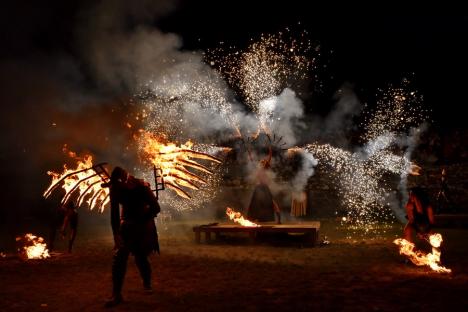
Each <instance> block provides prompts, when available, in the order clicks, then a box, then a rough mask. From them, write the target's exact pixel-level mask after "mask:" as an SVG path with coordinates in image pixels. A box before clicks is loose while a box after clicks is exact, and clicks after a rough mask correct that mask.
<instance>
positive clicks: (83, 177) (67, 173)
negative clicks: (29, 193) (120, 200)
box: [43, 152, 109, 212]
mask: <svg viewBox="0 0 468 312" xmlns="http://www.w3.org/2000/svg"><path fill="white" fill-rule="evenodd" d="M68 154H69V156H70V157H72V158H74V159H75V160H76V167H75V168H74V169H68V168H67V166H66V165H64V166H63V172H62V173H56V172H53V171H48V172H47V174H48V175H50V176H51V177H52V182H51V183H50V185H49V187H48V188H47V189H46V190H45V192H44V194H43V196H44V197H45V198H47V197H49V196H50V194H51V193H52V192H53V191H54V190H55V189H56V188H57V187H58V186H59V185H60V184H61V183H62V182H63V184H62V188H63V189H64V190H65V195H64V196H63V198H62V201H61V204H63V205H64V204H66V202H67V201H68V200H70V198H71V197H72V195H74V194H75V193H76V194H77V195H78V196H77V199H76V203H77V204H76V205H77V207H80V206H81V204H82V203H83V202H84V200H85V199H86V198H87V200H86V203H87V204H88V205H89V208H90V209H91V210H93V209H94V208H98V209H99V211H100V212H102V211H103V210H104V207H105V206H106V204H107V203H108V202H109V189H108V188H103V187H101V184H102V183H103V182H107V181H108V180H109V175H108V173H107V171H106V170H105V169H104V167H103V166H104V164H97V165H93V157H92V156H91V155H85V156H84V157H83V158H80V157H77V156H76V154H75V153H73V152H69V153H68Z"/></svg>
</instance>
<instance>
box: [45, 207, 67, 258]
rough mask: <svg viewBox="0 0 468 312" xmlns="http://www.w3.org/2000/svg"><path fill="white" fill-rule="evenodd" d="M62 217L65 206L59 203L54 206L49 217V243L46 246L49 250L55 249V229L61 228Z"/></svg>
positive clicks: (63, 216)
mask: <svg viewBox="0 0 468 312" xmlns="http://www.w3.org/2000/svg"><path fill="white" fill-rule="evenodd" d="M64 218H65V207H64V206H63V205H60V206H58V207H57V208H55V210H54V211H53V213H52V217H51V219H50V232H49V244H48V246H47V247H48V249H49V251H53V250H54V249H55V240H56V237H57V231H59V230H61V227H62V225H63V220H64Z"/></svg>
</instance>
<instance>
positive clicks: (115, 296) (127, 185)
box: [103, 167, 160, 307]
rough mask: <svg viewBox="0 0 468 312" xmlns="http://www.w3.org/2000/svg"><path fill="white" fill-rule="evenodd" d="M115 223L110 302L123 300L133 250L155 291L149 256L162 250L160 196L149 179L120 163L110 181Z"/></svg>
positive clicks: (146, 281) (145, 284)
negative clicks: (157, 220) (158, 218)
mask: <svg viewBox="0 0 468 312" xmlns="http://www.w3.org/2000/svg"><path fill="white" fill-rule="evenodd" d="M103 186H105V187H106V186H109V187H110V202H111V225H112V232H113V235H114V242H115V247H114V249H115V254H114V258H113V262H112V285H113V289H112V298H111V299H110V300H109V301H108V302H107V303H106V306H108V307H110V306H114V305H117V304H119V303H121V302H122V300H123V299H122V293H121V292H122V285H123V281H124V278H125V273H126V269H127V260H128V256H129V254H130V253H132V254H133V255H134V256H135V263H136V265H137V267H138V270H139V271H140V275H141V277H142V279H143V287H144V289H145V291H146V292H148V293H150V292H151V291H152V287H151V266H150V263H149V262H148V256H149V255H150V254H151V253H152V252H154V251H157V252H158V253H159V243H158V236H157V232H156V225H155V223H154V218H155V217H156V216H157V214H158V213H159V212H160V207H159V204H158V200H157V198H156V196H155V195H154V194H153V192H152V191H151V189H150V187H149V183H147V182H145V181H143V180H140V179H137V178H135V177H133V176H131V175H129V174H128V172H127V171H125V170H124V169H122V168H120V167H115V168H114V170H113V171H112V173H111V179H110V182H109V183H107V184H104V185H103Z"/></svg>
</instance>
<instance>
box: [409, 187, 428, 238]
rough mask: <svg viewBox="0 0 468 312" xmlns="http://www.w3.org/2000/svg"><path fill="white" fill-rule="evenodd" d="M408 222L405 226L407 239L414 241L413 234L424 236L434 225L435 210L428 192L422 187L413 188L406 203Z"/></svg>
mask: <svg viewBox="0 0 468 312" xmlns="http://www.w3.org/2000/svg"><path fill="white" fill-rule="evenodd" d="M405 208H406V215H407V218H408V223H407V224H406V226H405V228H404V236H405V239H406V240H407V241H409V242H413V235H414V234H417V235H418V236H419V237H424V236H426V235H428V234H430V233H431V230H432V227H433V225H434V211H433V208H432V206H431V204H430V202H429V197H428V196H427V194H426V192H425V191H424V190H423V189H421V188H420V187H414V188H411V189H410V191H409V198H408V202H407V203H406V207H405Z"/></svg>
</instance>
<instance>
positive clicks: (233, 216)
mask: <svg viewBox="0 0 468 312" xmlns="http://www.w3.org/2000/svg"><path fill="white" fill-rule="evenodd" d="M226 215H227V216H228V217H229V220H233V221H234V222H237V223H239V224H240V225H242V226H247V227H260V226H261V225H258V224H256V223H253V222H252V221H249V220H246V219H244V217H243V216H242V214H241V213H240V212H235V211H234V210H232V208H230V207H227V208H226Z"/></svg>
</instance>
